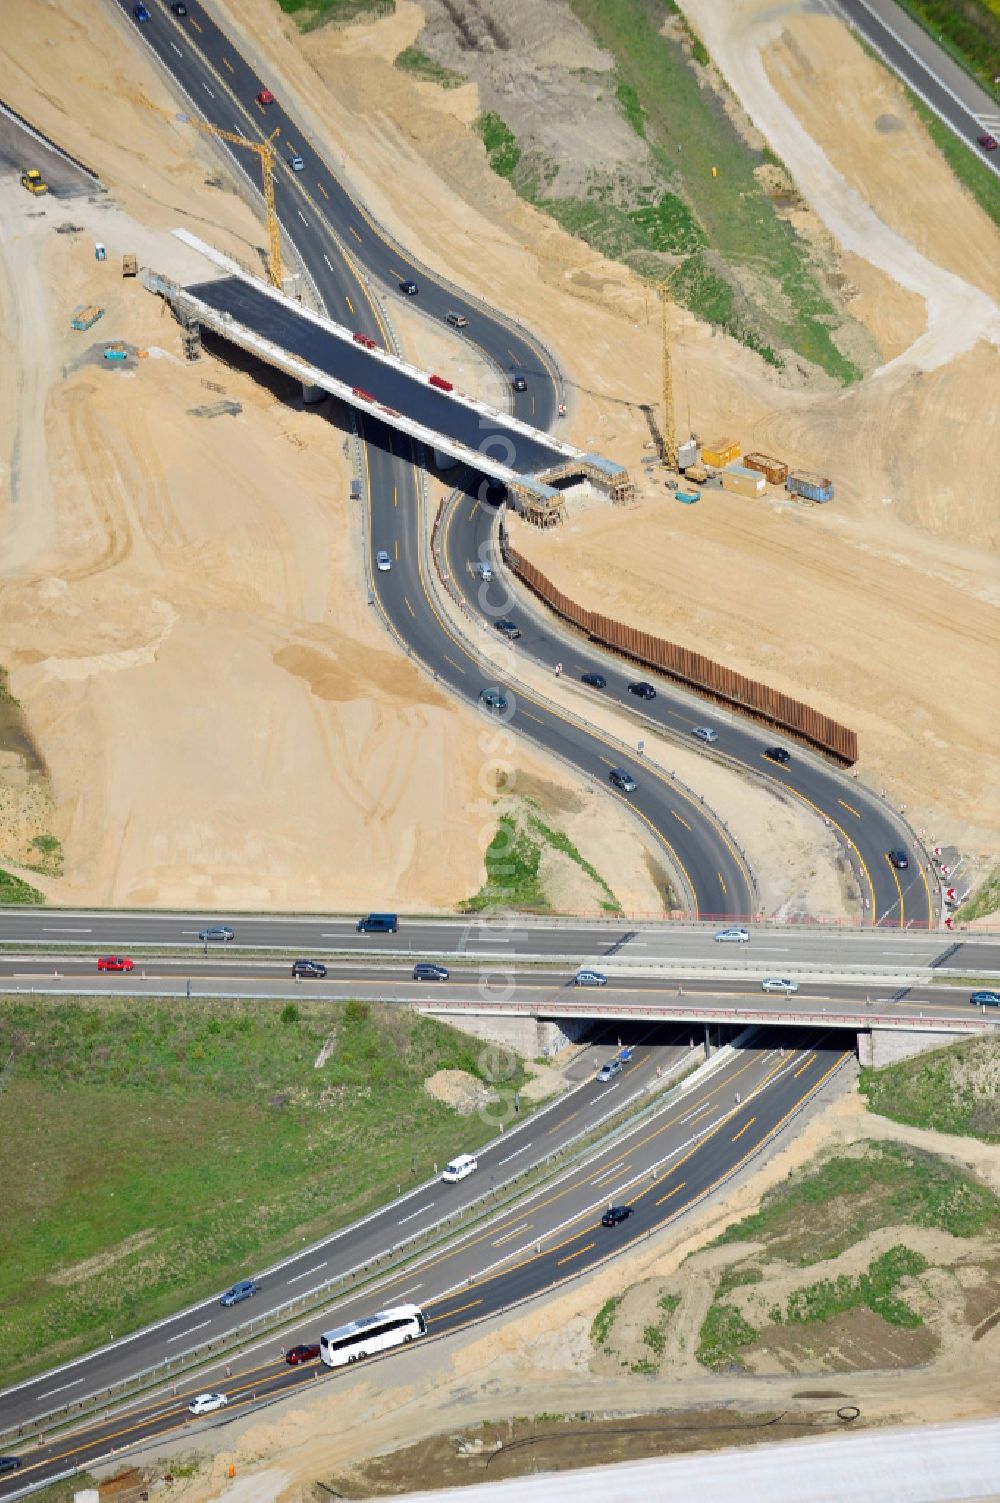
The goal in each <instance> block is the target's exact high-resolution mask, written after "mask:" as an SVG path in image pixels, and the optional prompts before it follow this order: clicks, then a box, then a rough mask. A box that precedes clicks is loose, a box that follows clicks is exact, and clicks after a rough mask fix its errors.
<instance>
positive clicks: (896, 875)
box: [885, 856, 906, 929]
mask: <svg viewBox="0 0 1000 1503" xmlns="http://www.w3.org/2000/svg"><path fill="white" fill-rule="evenodd" d="M885 864H886V866H887V867H888V868H889V870H890V871H891V872H892V880H893V881H894V882H895V884H896V891H897V892H898V893H899V927H900V928H901V929H905V928H906V924H905V923H904V919H905V916H906V915H905V913H904V909H903V889H902V887H901V886H900V885H899V873H898V871H897V870H896V868H895V867H894V866H893V864H892V862H891V861H890V860H889V857H888V856H886V858H885Z"/></svg>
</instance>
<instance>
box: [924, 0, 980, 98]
mask: <svg viewBox="0 0 1000 1503" xmlns="http://www.w3.org/2000/svg"><path fill="white" fill-rule="evenodd" d="M900 3H901V4H902V6H903V8H904V10H908V11H909V13H910V15H911V16H913V18H914V20H916V21H919V22H920V24H921V25H922V26H923V27H924V28H925V30H927V31H929V32H930V34H931V36H932V37H933V38H934V39H935V41H936V42H939V43H940V45H941V46H942V47H943V48H944V49H945V51H946V52H948V53H950V54H951V56H952V57H953V58H954V59H955V60H956V62H958V63H961V65H962V67H963V68H965V69H967V71H968V72H969V73H971V74H972V76H973V78H975V79H977V80H978V81H979V83H981V84H982V86H983V88H984V89H985V90H986V92H987V93H988V94H994V93H995V90H994V85H993V78H994V75H995V74H997V73H1000V6H998V5H997V3H996V0H900Z"/></svg>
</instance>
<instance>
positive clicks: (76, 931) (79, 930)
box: [42, 927, 94, 934]
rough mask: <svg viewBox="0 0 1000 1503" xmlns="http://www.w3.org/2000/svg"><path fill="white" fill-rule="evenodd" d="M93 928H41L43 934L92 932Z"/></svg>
mask: <svg viewBox="0 0 1000 1503" xmlns="http://www.w3.org/2000/svg"><path fill="white" fill-rule="evenodd" d="M93 932H94V931H93V929H63V928H61V927H60V928H59V929H43V930H42V933H43V934H93Z"/></svg>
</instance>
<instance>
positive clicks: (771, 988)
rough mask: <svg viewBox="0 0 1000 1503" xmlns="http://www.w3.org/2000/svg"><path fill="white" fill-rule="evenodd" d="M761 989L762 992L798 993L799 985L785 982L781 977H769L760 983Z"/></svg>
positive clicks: (793, 982)
mask: <svg viewBox="0 0 1000 1503" xmlns="http://www.w3.org/2000/svg"><path fill="white" fill-rule="evenodd" d="M760 989H761V991H762V992H797V991H798V989H799V983H798V982H797V981H785V980H783V979H782V977H780V976H768V978H767V980H766V981H762V982H761V983H760Z"/></svg>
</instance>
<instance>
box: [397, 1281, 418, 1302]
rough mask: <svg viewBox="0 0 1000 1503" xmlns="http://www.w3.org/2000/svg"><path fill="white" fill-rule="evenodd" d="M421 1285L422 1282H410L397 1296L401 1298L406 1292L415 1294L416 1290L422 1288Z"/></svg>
mask: <svg viewBox="0 0 1000 1503" xmlns="http://www.w3.org/2000/svg"><path fill="white" fill-rule="evenodd" d="M423 1287H424V1286H423V1284H411V1285H410V1287H409V1289H404V1290H403V1291H402V1293H401V1294H400V1296H399V1297H400V1299H402V1298H403V1296H404V1295H406V1294H416V1292H417V1290H418V1289H422V1288H423Z"/></svg>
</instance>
